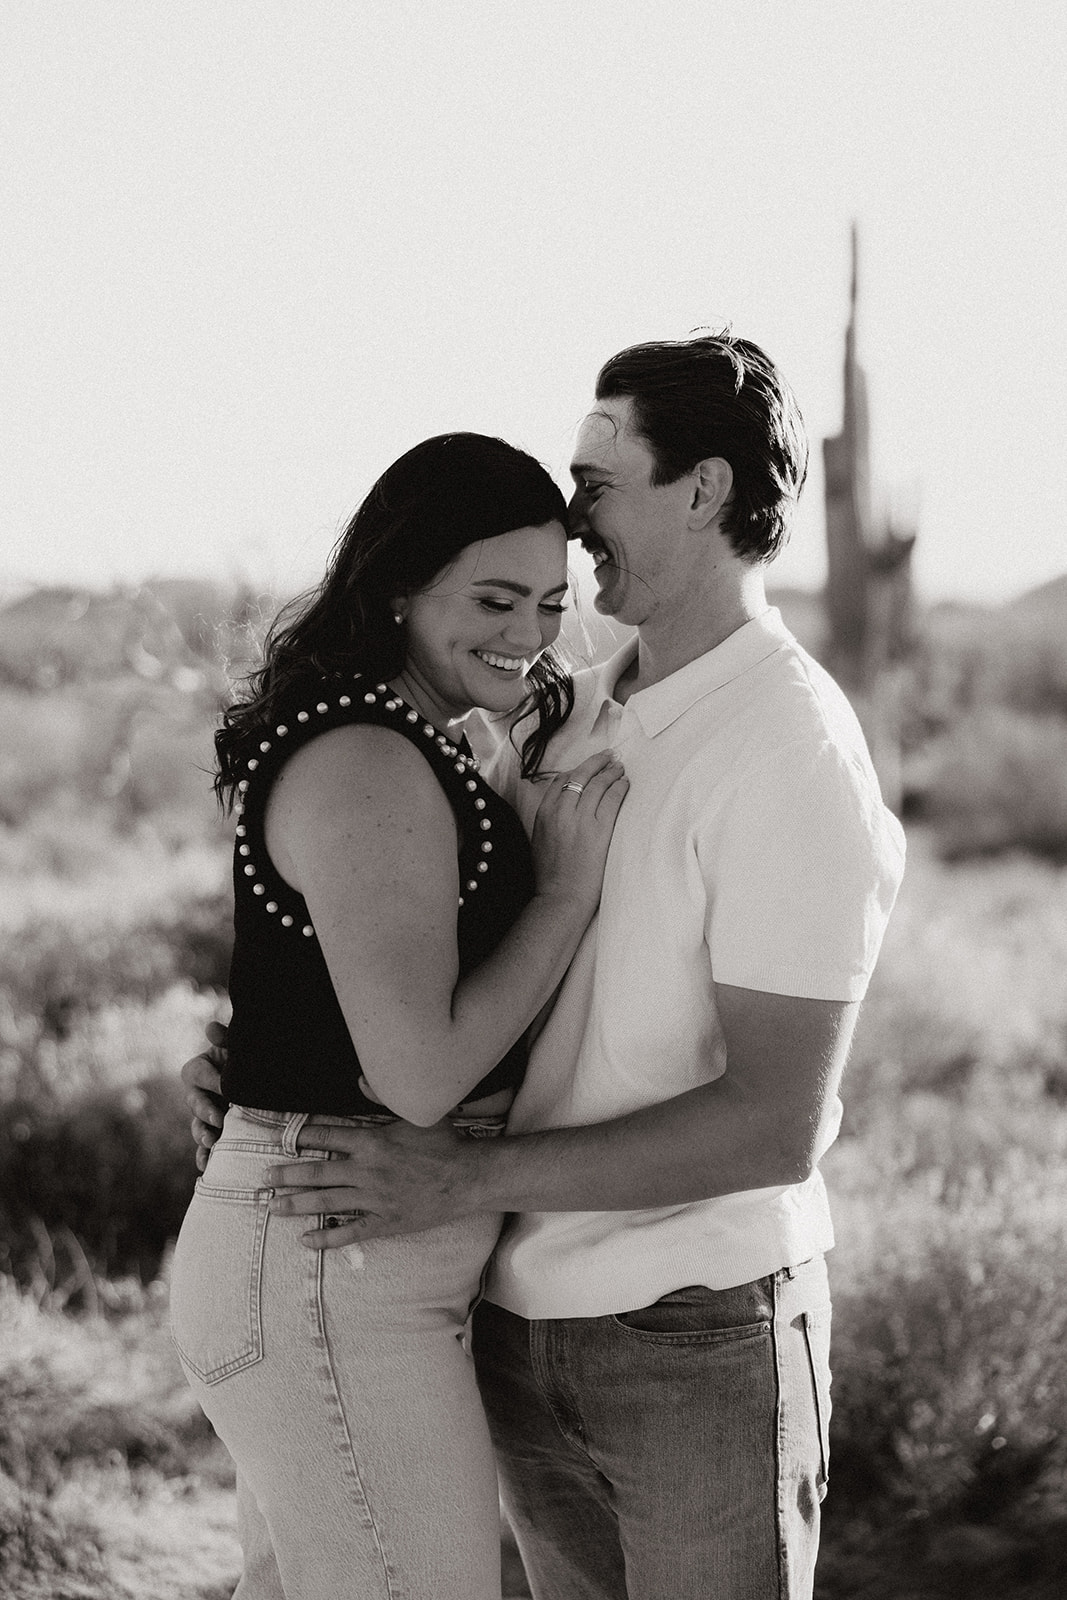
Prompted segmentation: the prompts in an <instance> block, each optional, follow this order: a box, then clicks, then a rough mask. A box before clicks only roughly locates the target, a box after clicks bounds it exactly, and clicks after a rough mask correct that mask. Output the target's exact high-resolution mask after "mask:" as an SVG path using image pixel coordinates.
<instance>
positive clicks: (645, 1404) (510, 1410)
mask: <svg viewBox="0 0 1067 1600" xmlns="http://www.w3.org/2000/svg"><path fill="white" fill-rule="evenodd" d="M829 1337H830V1295H829V1290H828V1287H827V1281H826V1266H825V1262H824V1261H823V1259H822V1257H821V1256H820V1257H818V1258H816V1259H814V1260H812V1261H809V1262H806V1263H805V1264H804V1265H803V1266H800V1267H795V1268H790V1269H787V1270H785V1271H783V1272H778V1273H774V1274H772V1275H771V1276H770V1277H767V1278H761V1279H758V1280H757V1281H756V1282H754V1283H748V1284H743V1285H742V1286H741V1287H739V1288H736V1289H723V1290H711V1289H706V1288H702V1287H696V1288H688V1289H680V1290H678V1291H676V1292H675V1293H674V1294H669V1295H666V1296H664V1298H663V1299H662V1300H659V1301H657V1302H656V1304H655V1305H652V1306H648V1307H645V1308H644V1309H643V1310H640V1311H630V1312H627V1313H625V1314H624V1315H621V1316H615V1317H573V1318H565V1319H560V1320H558V1321H556V1320H554V1321H547V1322H527V1321H526V1320H525V1319H524V1318H522V1317H516V1316H513V1315H512V1313H511V1312H509V1311H504V1310H503V1309H502V1308H501V1307H499V1306H495V1305H492V1304H490V1303H489V1302H488V1301H485V1300H483V1301H482V1302H481V1304H480V1305H479V1306H478V1309H477V1311H476V1312H475V1314H474V1359H475V1364H476V1366H477V1368H478V1381H479V1385H480V1387H481V1391H482V1399H483V1401H484V1402H485V1408H486V1413H487V1415H488V1418H489V1426H490V1430H491V1432H492V1434H493V1441H494V1443H495V1445H496V1450H497V1461H498V1465H499V1468H500V1473H501V1478H502V1488H503V1499H504V1506H505V1509H506V1510H507V1513H508V1517H509V1520H510V1521H511V1524H512V1527H513V1529H514V1532H515V1537H516V1540H517V1542H518V1546H519V1550H520V1552H521V1554H522V1558H523V1562H524V1564H525V1566H526V1571H527V1574H528V1576H529V1579H530V1586H531V1588H532V1590H533V1593H534V1595H535V1596H536V1597H537V1600H808V1597H810V1595H811V1593H812V1583H813V1576H814V1568H815V1556H816V1552H817V1549H818V1539H819V1504H820V1501H821V1500H822V1498H823V1496H824V1494H825V1492H826V1471H827V1449H828V1446H827V1424H828V1422H829V1416H830V1396H829V1389H830V1373H829V1366H828V1349H829Z"/></svg>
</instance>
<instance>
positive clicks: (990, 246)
mask: <svg viewBox="0 0 1067 1600" xmlns="http://www.w3.org/2000/svg"><path fill="white" fill-rule="evenodd" d="M1065 67H1067V7H1064V5H1063V0H1010V3H1009V0H999V3H998V0H933V3H932V4H928V5H922V6H920V5H917V4H915V3H913V0H895V3H890V0H864V3H862V4H856V0H773V3H772V0H671V3H670V4H666V5H652V4H650V3H649V0H610V3H609V0H526V3H522V4H508V3H507V0H467V3H463V0H300V3H299V4H296V3H294V0H165V3H162V4H145V0H9V3H8V4H7V5H6V6H5V7H4V8H3V15H2V19H0V75H2V78H3V79H4V80H6V81H4V82H2V83H0V94H2V102H3V105H2V110H0V144H2V148H3V150H4V158H3V174H2V178H0V184H2V210H0V228H2V232H3V237H4V241H5V243H4V246H3V251H2V260H0V284H2V291H0V292H2V297H3V307H4V313H3V314H4V319H5V324H6V326H5V331H4V348H5V356H4V367H5V369H6V370H5V382H4V385H3V388H4V391H5V393H4V397H3V400H2V402H0V458H2V461H3V467H2V469H0V477H2V483H0V517H2V523H0V526H2V527H3V529H4V532H3V542H2V547H0V591H3V590H7V589H10V588H11V587H12V586H14V585H17V584H23V583H26V582H30V581H41V582H56V581H61V582H62V581H91V582H94V583H106V582H110V581H112V580H114V579H121V580H123V581H129V580H136V579H140V578H142V577H145V576H150V575H170V574H195V573H209V574H215V575H225V576H229V575H238V576H243V577H248V578H251V579H252V580H253V581H255V582H258V583H271V584H274V585H276V586H278V587H279V588H281V589H291V588H294V587H296V586H298V585H302V584H303V583H305V582H307V581H309V580H310V579H311V578H313V577H314V576H316V575H317V573H318V571H319V570H320V569H321V567H322V565H323V563H324V561H325V559H326V556H327V554H328V552H329V549H330V547H331V545H332V543H333V540H334V538H335V536H336V534H337V532H338V531H339V528H340V526H341V525H342V524H343V522H344V521H345V519H346V517H347V515H348V514H349V512H350V511H351V510H352V508H353V507H354V506H355V504H356V503H357V502H358V500H359V499H360V498H361V497H362V495H363V494H364V493H365V492H366V490H367V489H368V488H369V486H370V484H371V482H372V481H373V479H374V478H375V477H376V476H377V474H378V473H379V472H380V471H381V470H382V469H383V468H384V467H385V466H386V465H387V464H388V463H389V461H391V460H392V459H393V458H394V457H395V456H397V455H399V454H400V453H401V452H402V451H403V450H405V449H407V448H408V446H409V445H411V444H413V443H414V442H415V441H416V440H418V439H420V438H422V437H425V436H426V435H428V434H431V433H437V432H441V431H444V430H446V429H449V428H473V429H477V430H480V431H484V432H493V433H499V434H502V435H503V436H504V437H505V438H507V439H509V440H511V441H513V442H514V443H517V444H521V445H523V446H525V447H526V448H527V449H529V450H531V451H533V453H534V454H536V455H538V456H539V457H540V458H541V459H542V460H543V461H545V462H546V464H547V465H548V466H549V467H550V468H551V470H552V471H553V472H554V473H556V474H557V475H558V476H559V477H560V480H561V481H563V480H564V478H565V471H566V464H567V460H568V454H569V448H570V444H571V440H572V436H573V431H574V427H575V425H576V423H577V422H578V421H579V420H580V418H581V416H582V415H583V413H584V412H585V410H586V409H587V407H588V405H589V403H590V400H591V396H592V384H593V379H594V376H595V373H596V370H597V368H598V367H599V365H600V364H601V362H602V361H603V360H604V359H605V358H606V357H607V356H608V355H610V354H612V353H613V352H614V351H615V350H617V349H619V348H621V347H622V346H623V345H626V344H630V343H633V342H635V341H637V340H641V339H647V338H675V337H683V336H684V335H685V334H686V333H688V332H689V331H690V330H691V329H693V328H695V327H697V326H700V325H708V324H711V325H714V326H718V325H721V324H723V323H730V324H732V326H733V328H734V329H735V331H737V332H739V333H744V334H746V335H748V336H750V337H752V338H754V339H756V340H757V341H758V342H760V343H761V344H763V345H764V346H765V347H766V348H767V349H768V350H769V351H770V352H771V354H772V355H773V356H774V357H775V358H776V359H777V360H778V361H779V363H780V364H781V366H782V367H783V369H784V371H785V372H786V374H787V376H788V377H789V379H790V381H791V382H792V384H793V387H794V389H795V390H796V392H797V394H798V396H799V398H800V403H801V407H802V409H803V411H804V414H805V417H806V419H807V422H808V426H809V429H810V431H811V434H812V440H813V446H814V450H813V472H812V475H811V478H810V479H809V484H808V488H807V490H806V491H805V496H804V500H803V501H802V511H801V515H800V517H799V519H798V525H797V528H796V532H795V536H794V540H793V543H792V545H791V547H790V549H789V551H788V552H787V553H786V554H785V555H784V556H783V557H782V558H781V560H780V561H779V562H778V563H777V565H776V567H775V568H774V569H772V574H773V579H774V580H775V581H778V582H788V583H799V584H803V585H807V586H814V585H817V584H818V583H819V582H820V581H821V578H822V574H823V570H824V568H823V553H822V539H823V533H822V528H823V521H822V472H821V459H820V451H819V440H820V439H821V438H822V436H823V435H824V434H827V433H832V432H835V431H836V430H837V428H838V427H839V425H840V406H841V390H840V367H841V354H842V343H843V331H844V322H845V316H846V311H847V288H848V234H849V225H850V221H851V219H852V218H853V217H855V218H856V219H857V220H858V222H859V225H860V230H861V310H860V351H861V356H862V359H863V362H864V365H865V366H866V368H867V372H868V376H869V380H870V387H871V402H872V411H873V424H874V434H875V447H876V457H875V471H876V475H877V479H878V483H879V485H880V492H881V495H882V497H883V498H884V499H886V500H891V501H892V503H893V504H895V505H896V506H897V507H898V508H900V509H901V510H902V511H904V512H905V513H910V512H912V511H913V510H915V509H916V508H917V511H918V517H919V529H920V532H919V544H918V548H917V571H918V578H919V583H920V588H921V590H922V592H923V593H924V594H926V595H927V597H929V598H933V599H936V598H944V597H951V596H957V597H960V598H965V599H978V600H983V601H996V600H999V599H1003V598H1010V597H1011V596H1013V595H1015V594H1017V593H1019V592H1021V591H1022V590H1024V589H1026V588H1027V587H1029V586H1031V585H1033V584H1036V583H1040V582H1042V581H1044V580H1045V579H1048V578H1050V577H1053V576H1055V575H1056V574H1058V573H1060V572H1062V571H1064V570H1065V569H1067V511H1065V508H1064V495H1063V489H1062V483H1061V475H1062V473H1063V470H1064V464H1065V460H1067V384H1065V382H1064V373H1065V372H1067V271H1065V263H1067V223H1065V209H1064V191H1065V182H1064V174H1065V173H1067V111H1065V105H1067V76H1065V71H1064V69H1065Z"/></svg>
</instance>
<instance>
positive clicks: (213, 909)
mask: <svg viewBox="0 0 1067 1600" xmlns="http://www.w3.org/2000/svg"><path fill="white" fill-rule="evenodd" d="M230 906H231V902H230V896H229V894H228V892H226V891H222V890H220V891H219V892H218V893H217V894H213V895H202V896H198V897H196V898H195V899H191V900H189V901H187V902H185V903H184V904H182V905H178V906H174V907H171V908H168V909H167V912H166V914H161V915H158V916H155V917H150V918H146V919H145V920H144V921H143V922H139V923H135V924H134V925H132V926H124V925H122V924H121V923H116V922H112V921H110V920H108V919H107V918H106V917H105V916H101V915H100V914H99V912H98V913H97V916H96V918H95V920H93V921H90V920H88V919H86V921H84V922H81V923H77V924H75V923H71V922H70V921H69V920H68V919H66V918H59V917H55V918H48V919H42V920H40V921H35V922H30V923H27V924H25V925H23V926H22V928H20V930H19V936H18V938H17V939H14V940H12V941H11V942H10V943H9V945H8V947H7V949H6V950H5V952H4V954H3V955H2V956H0V985H2V988H3V992H4V995H5V997H6V1004H7V1006H8V1007H9V1008H10V1010H11V1011H12V1012H13V1013H15V1014H16V1015H17V1014H19V1013H23V1012H32V1013H33V1014H34V1015H35V1016H36V1017H37V1019H38V1021H39V1025H40V1034H41V1036H42V1037H47V1038H54V1039H64V1038H66V1037H67V1036H68V1035H69V1034H70V1033H71V1031H72V1029H73V1028H74V1027H75V1026H76V1025H79V1024H80V1023H81V1022H82V1021H83V1020H84V1019H85V1018H86V1017H87V1016H88V1015H90V1014H91V1013H92V1012H94V1011H99V1010H101V1009H102V1008H103V1007H104V1006H108V1005H113V1004H114V1003H115V1002H116V1001H119V1000H133V1001H139V1002H140V1003H141V1004H147V1003H148V1002H149V1001H151V1000H152V999H154V998H155V997H156V996H158V995H159V994H161V993H162V992H163V991H164V990H166V989H168V988H170V987H171V986H172V985H173V984H174V983H176V982H179V981H183V980H184V981H186V982H189V983H191V984H192V985H193V986H194V987H196V988H203V989H224V988H225V986H226V981H227V976H228V970H229V954H230V947H231V945H232V938H233V935H232V926H231V908H230Z"/></svg>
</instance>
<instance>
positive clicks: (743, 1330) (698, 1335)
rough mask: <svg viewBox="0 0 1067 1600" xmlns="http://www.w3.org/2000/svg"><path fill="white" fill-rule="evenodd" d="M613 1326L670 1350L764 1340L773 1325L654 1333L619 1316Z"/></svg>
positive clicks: (747, 1323)
mask: <svg viewBox="0 0 1067 1600" xmlns="http://www.w3.org/2000/svg"><path fill="white" fill-rule="evenodd" d="M610 1320H611V1322H612V1324H613V1325H614V1326H615V1327H616V1328H617V1329H618V1330H619V1332H620V1333H624V1334H626V1335H627V1337H628V1338H630V1339H633V1340H635V1341H636V1342H637V1343H638V1344H649V1345H657V1344H658V1345H663V1346H664V1347H665V1348H667V1349H670V1348H671V1347H673V1348H675V1349H683V1348H684V1347H685V1346H687V1345H701V1346H705V1345H716V1344H722V1345H725V1344H740V1343H741V1341H742V1340H743V1339H757V1338H759V1339H763V1338H766V1336H767V1334H768V1333H769V1332H770V1331H771V1328H772V1326H773V1324H772V1323H770V1322H767V1321H766V1320H764V1321H762V1322H745V1323H742V1325H741V1326H740V1327H739V1328H694V1329H690V1330H688V1331H685V1332H681V1331H679V1332H676V1333H668V1332H664V1333H654V1332H652V1330H651V1329H649V1328H632V1327H631V1326H630V1324H629V1323H628V1322H622V1321H620V1320H619V1317H618V1316H612V1317H611V1319H610Z"/></svg>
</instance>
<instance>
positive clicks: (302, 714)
mask: <svg viewBox="0 0 1067 1600" xmlns="http://www.w3.org/2000/svg"><path fill="white" fill-rule="evenodd" d="M362 676H363V675H362V673H359V672H356V673H354V674H353V679H354V680H359V679H361V678H362ZM386 697H387V698H386ZM363 699H364V702H365V704H367V705H369V706H370V705H377V704H379V702H380V703H381V705H382V706H383V707H384V709H385V710H386V711H390V712H393V713H396V712H401V711H402V712H403V713H404V720H405V721H406V722H410V723H419V722H420V721H421V718H420V715H419V713H418V712H417V711H416V710H415V709H414V708H413V707H411V706H409V705H408V704H407V702H406V701H405V700H402V699H401V698H400V697H399V695H394V694H391V693H390V690H389V686H388V684H385V683H379V684H376V685H375V687H374V688H373V689H368V690H367V691H366V693H365V694H364V696H363ZM351 704H352V696H351V695H348V694H342V695H339V696H338V698H337V705H338V707H339V708H340V709H341V710H347V709H348V707H349V706H350V705H351ZM314 709H315V713H317V714H318V715H319V716H324V715H325V714H326V713H327V712H328V711H329V709H330V706H329V703H328V701H325V700H320V701H318V702H317V703H316V705H315V708H314ZM311 717H312V713H311V712H310V711H298V712H297V714H296V720H297V722H301V723H304V722H310V721H311ZM288 732H289V729H288V726H287V725H286V724H285V723H279V724H278V726H277V727H276V728H275V730H274V736H275V738H278V739H283V738H284V737H285V735H286V734H287V733H288ZM422 733H423V735H424V737H425V738H427V739H429V740H431V741H432V743H433V744H434V745H435V746H436V748H437V749H438V750H440V752H441V754H442V755H443V756H446V757H447V758H448V759H449V760H451V761H452V762H453V764H454V766H455V770H456V772H458V773H459V774H460V776H461V777H462V776H464V775H465V774H468V773H470V772H472V771H473V772H477V770H478V762H477V760H476V759H475V757H474V756H467V755H464V754H463V753H462V752H461V750H460V748H459V746H458V745H457V744H455V743H453V742H452V741H451V740H450V739H449V738H448V736H447V734H443V733H438V731H437V729H436V728H435V727H434V725H433V723H432V722H423V724H422ZM271 744H272V741H271V740H270V739H263V740H261V741H260V745H259V749H260V754H262V755H267V754H268V752H269V751H270V749H271ZM245 765H246V770H247V771H248V772H255V771H256V770H257V768H258V767H259V757H258V756H253V757H251V759H250V760H249V761H247V762H246V764H245ZM248 782H249V780H248V779H247V778H242V779H241V780H240V782H239V783H238V785H237V789H238V792H239V794H240V795H242V796H243V795H244V794H245V792H246V791H247V789H248ZM465 787H466V788H467V789H468V790H469V791H470V792H471V793H472V794H476V793H477V789H478V784H477V782H476V780H475V779H474V778H472V777H467V780H466V784H465ZM474 808H475V810H476V811H479V812H482V811H484V810H485V801H484V799H482V798H481V796H478V798H477V799H476V800H475V801H474ZM234 815H235V816H237V817H238V818H240V817H242V816H243V815H244V801H243V799H242V800H238V802H237V804H236V805H235V806H234ZM478 821H479V825H480V827H481V829H482V830H483V832H484V833H485V835H486V837H485V838H484V839H482V841H481V845H480V850H481V854H482V857H483V859H482V860H480V861H479V862H478V864H477V866H476V867H475V872H476V873H477V874H478V876H477V877H473V878H468V879H467V881H466V884H465V886H464V891H465V893H468V894H469V893H473V892H474V890H475V889H477V887H478V884H479V882H480V881H481V875H482V874H484V873H486V872H488V871H489V862H488V861H487V860H486V859H485V857H486V856H488V855H489V854H490V853H491V851H492V848H493V844H492V840H491V839H490V838H489V837H488V835H489V833H490V832H491V830H492V826H493V824H492V822H491V821H490V819H489V818H488V817H481V816H480V817H479V819H478ZM235 832H236V835H237V838H238V839H240V840H241V841H242V843H240V844H239V845H238V847H237V853H238V855H240V856H241V857H246V856H250V855H251V853H252V851H251V846H250V845H248V844H247V843H245V842H243V841H244V840H245V837H246V834H247V829H246V827H245V825H244V823H243V822H240V821H239V822H238V824H237V827H236V829H235ZM244 872H245V876H246V877H249V878H254V879H255V880H256V881H255V882H254V883H253V884H252V893H253V894H254V895H265V894H266V893H267V886H266V884H264V883H262V882H261V881H260V880H259V869H258V867H257V866H256V865H255V863H254V862H252V861H246V862H245V863H244ZM464 903H465V902H464V895H463V894H461V895H460V897H459V904H460V905H461V906H462V905H463V904H464ZM263 909H264V911H266V912H267V913H268V914H269V915H271V916H273V915H275V914H277V912H278V911H279V909H280V908H279V905H278V902H277V900H267V901H265V902H264V906H263ZM278 920H279V922H280V924H281V926H282V927H283V928H292V927H294V926H295V918H293V917H291V916H290V915H289V914H288V913H284V914H283V915H282V916H281V917H279V919H278ZM300 932H301V933H302V934H303V935H304V937H305V938H306V939H311V938H314V935H315V929H314V927H313V926H312V924H311V923H310V922H307V923H305V924H304V925H303V926H302V927H301V929H300Z"/></svg>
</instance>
